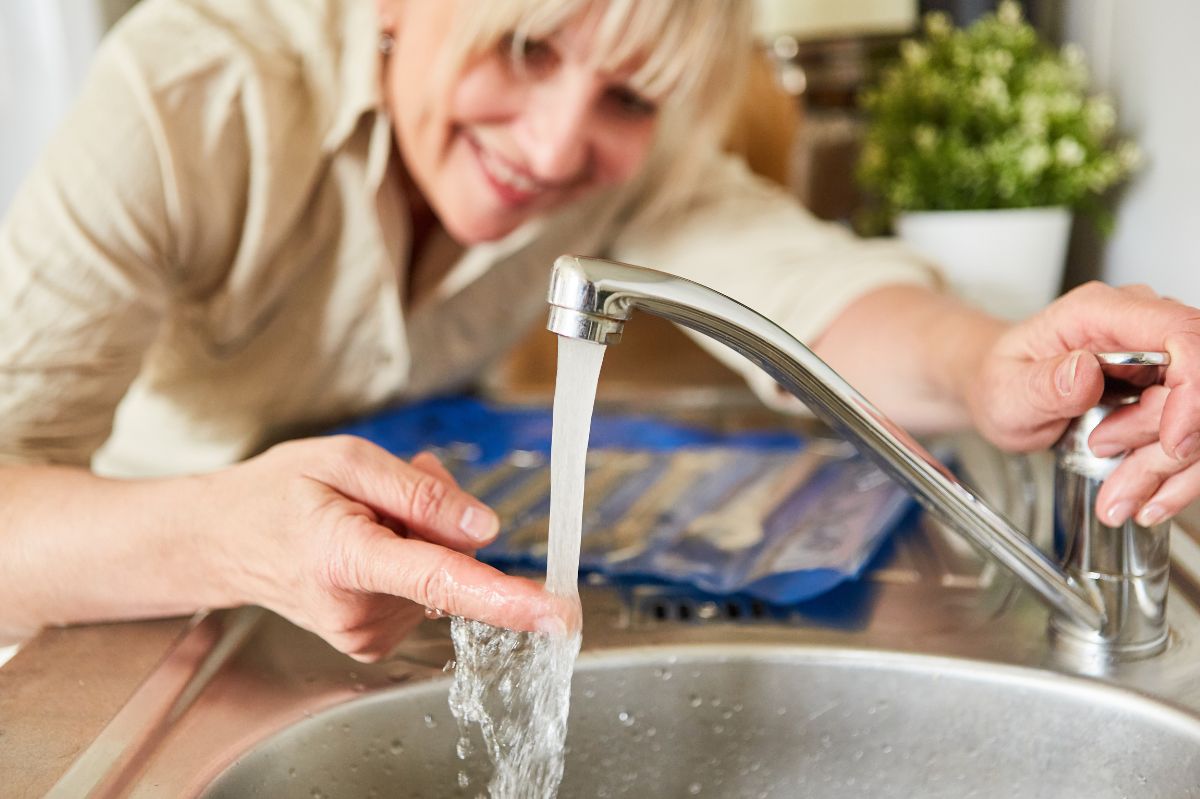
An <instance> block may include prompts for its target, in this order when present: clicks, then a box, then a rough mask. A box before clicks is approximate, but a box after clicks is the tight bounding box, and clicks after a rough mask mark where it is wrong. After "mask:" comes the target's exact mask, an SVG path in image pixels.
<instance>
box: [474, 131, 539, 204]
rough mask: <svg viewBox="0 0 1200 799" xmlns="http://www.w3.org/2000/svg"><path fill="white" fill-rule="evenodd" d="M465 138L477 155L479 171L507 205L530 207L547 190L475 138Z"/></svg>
mask: <svg viewBox="0 0 1200 799" xmlns="http://www.w3.org/2000/svg"><path fill="white" fill-rule="evenodd" d="M464 138H465V140H466V141H467V142H468V143H469V144H470V145H471V150H472V151H474V153H475V160H476V161H477V162H478V163H479V169H480V171H481V172H482V173H483V176H484V178H485V179H486V180H487V182H488V183H489V184H490V185H491V187H492V189H493V190H494V191H495V192H496V194H497V195H498V196H499V197H500V199H501V201H502V202H504V204H505V205H509V206H513V207H520V206H524V205H528V204H529V203H531V202H533V201H534V200H535V199H537V198H538V197H539V196H540V195H541V194H542V193H543V192H544V191H545V190H546V187H544V186H542V185H541V184H539V183H538V182H537V181H536V180H534V179H533V178H532V177H530V176H529V175H528V174H527V173H525V172H523V171H522V170H520V169H518V168H516V167H514V166H513V165H512V164H511V163H509V162H508V161H506V160H504V159H503V158H502V157H501V156H499V155H496V154H495V153H493V152H492V151H491V150H488V149H487V148H486V147H484V146H483V145H482V144H480V143H479V141H478V140H476V139H475V138H474V137H473V136H470V135H465V136H464Z"/></svg>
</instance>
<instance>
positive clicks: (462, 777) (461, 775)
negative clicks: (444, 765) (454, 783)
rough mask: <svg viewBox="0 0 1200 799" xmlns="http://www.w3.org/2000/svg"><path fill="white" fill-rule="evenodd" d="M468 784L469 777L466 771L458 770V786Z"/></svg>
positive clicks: (469, 782) (469, 781) (463, 786)
mask: <svg viewBox="0 0 1200 799" xmlns="http://www.w3.org/2000/svg"><path fill="white" fill-rule="evenodd" d="M470 784H471V778H470V777H468V776H467V772H465V771H460V772H458V787H459V788H466V787H467V786H469V785H470Z"/></svg>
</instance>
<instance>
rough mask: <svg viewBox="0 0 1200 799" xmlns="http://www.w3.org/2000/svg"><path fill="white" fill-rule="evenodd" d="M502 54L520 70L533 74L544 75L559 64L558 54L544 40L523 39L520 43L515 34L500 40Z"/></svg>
mask: <svg viewBox="0 0 1200 799" xmlns="http://www.w3.org/2000/svg"><path fill="white" fill-rule="evenodd" d="M499 49H500V53H501V55H503V56H505V57H506V58H508V59H510V60H511V61H512V62H513V64H514V65H516V66H517V67H518V68H520V69H522V70H525V71H526V72H531V73H533V74H535V75H536V74H539V73H543V72H545V71H547V70H549V69H552V68H553V67H554V65H555V64H557V63H558V53H557V52H555V50H554V47H553V46H551V45H550V43H549V42H547V41H545V40H543V39H529V38H526V39H522V40H521V41H520V42H519V43H518V42H517V39H516V37H515V36H514V35H513V34H511V33H510V34H508V35H507V36H504V37H503V38H502V39H501V40H500V48H499Z"/></svg>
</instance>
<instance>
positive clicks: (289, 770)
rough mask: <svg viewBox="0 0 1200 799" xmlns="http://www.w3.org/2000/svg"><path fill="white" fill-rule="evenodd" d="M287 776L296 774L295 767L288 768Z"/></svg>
mask: <svg viewBox="0 0 1200 799" xmlns="http://www.w3.org/2000/svg"><path fill="white" fill-rule="evenodd" d="M288 776H289V777H295V776H296V769H294V768H290V769H288Z"/></svg>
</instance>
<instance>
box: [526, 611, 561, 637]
mask: <svg viewBox="0 0 1200 799" xmlns="http://www.w3.org/2000/svg"><path fill="white" fill-rule="evenodd" d="M534 629H536V630H537V631H538V632H539V633H544V634H546V635H550V636H555V637H561V636H564V635H566V634H567V625H566V624H565V623H563V620H562V619H560V618H559V617H558V616H542V617H541V618H540V619H538V620H537V623H536V624H535V625H534Z"/></svg>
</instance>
